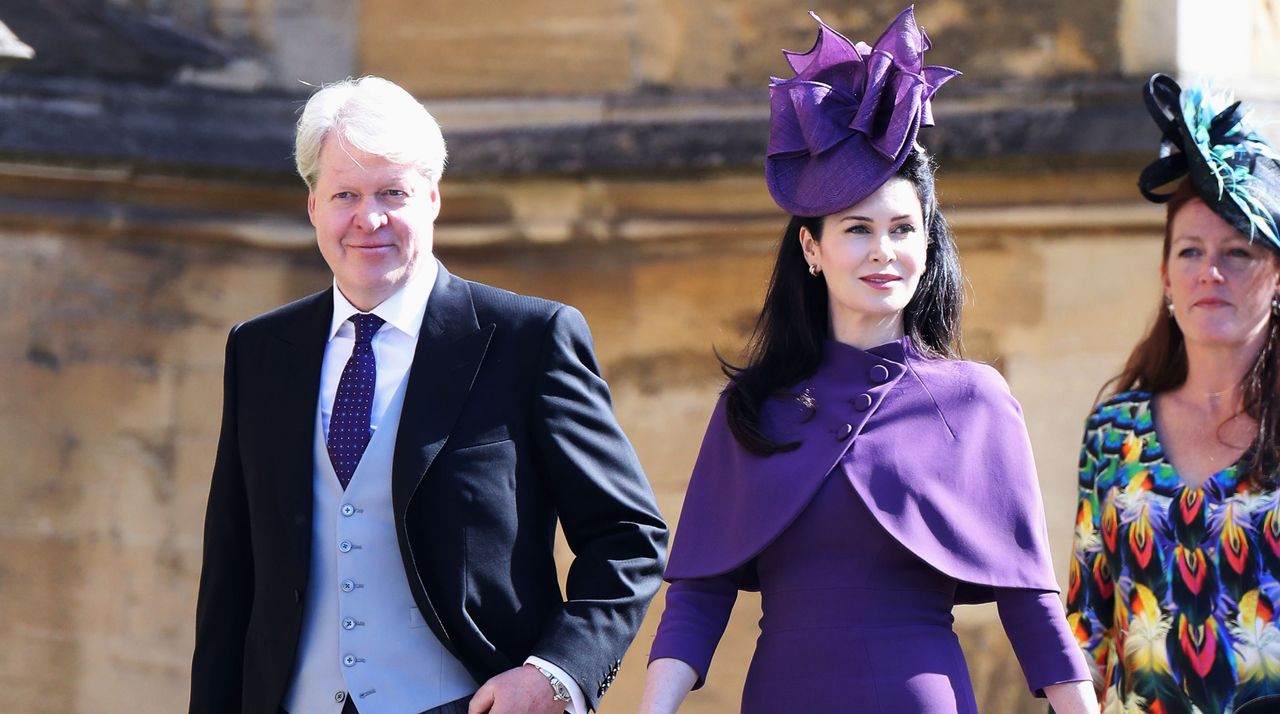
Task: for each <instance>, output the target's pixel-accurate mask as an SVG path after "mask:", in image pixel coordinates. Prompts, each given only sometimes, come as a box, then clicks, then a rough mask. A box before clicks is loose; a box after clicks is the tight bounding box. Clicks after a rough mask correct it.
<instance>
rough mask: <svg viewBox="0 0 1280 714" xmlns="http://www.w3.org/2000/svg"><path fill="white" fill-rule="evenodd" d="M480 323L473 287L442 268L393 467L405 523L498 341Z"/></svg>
mask: <svg viewBox="0 0 1280 714" xmlns="http://www.w3.org/2000/svg"><path fill="white" fill-rule="evenodd" d="M493 330H494V326H493V325H486V326H485V327H484V328H483V329H482V328H481V327H480V324H479V322H478V321H477V319H476V311H475V305H474V304H473V303H472V301H471V288H470V287H469V286H468V285H467V283H466V281H465V280H462V279H460V278H457V277H454V276H453V275H450V274H449V272H448V271H447V270H445V268H444V266H443V265H440V266H439V272H438V273H437V275H436V283H435V285H434V286H433V287H432V289H431V297H430V298H429V299H428V300H427V312H426V314H425V315H424V316H423V318H422V331H421V332H420V333H419V335H418V347H417V351H416V352H415V353H414V358H413V366H412V367H410V368H409V383H408V385H406V391H405V397H404V410H403V412H402V413H401V415H400V428H399V432H398V434H397V435H396V450H395V456H394V460H393V462H392V468H391V497H392V503H393V505H394V508H395V513H396V515H397V520H400V521H401V522H403V518H404V514H405V512H406V510H407V509H408V506H409V501H410V500H411V499H412V498H413V494H414V492H415V491H417V489H418V484H419V483H421V481H422V478H423V477H424V476H425V475H426V473H427V470H428V469H430V468H431V463H432V462H433V461H434V460H435V458H436V455H437V454H439V453H440V450H441V449H442V448H443V447H444V445H445V442H446V441H448V439H449V434H450V432H451V431H452V430H453V425H454V423H455V422H457V420H458V414H459V413H460V412H461V411H462V406H463V405H464V404H465V403H466V401H467V395H469V394H470V393H471V385H472V383H473V382H474V381H475V377H476V374H477V373H478V372H479V371H480V363H481V362H482V361H483V360H484V355H485V352H486V350H488V347H489V340H490V338H492V337H493Z"/></svg>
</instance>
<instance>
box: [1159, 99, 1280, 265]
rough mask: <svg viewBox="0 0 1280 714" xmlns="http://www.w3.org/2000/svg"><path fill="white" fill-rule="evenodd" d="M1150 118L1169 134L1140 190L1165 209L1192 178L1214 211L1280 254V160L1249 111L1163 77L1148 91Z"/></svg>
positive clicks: (1279, 155)
mask: <svg viewBox="0 0 1280 714" xmlns="http://www.w3.org/2000/svg"><path fill="white" fill-rule="evenodd" d="M1143 98H1144V99H1145V100H1146V103H1147V111H1149V112H1151V117H1152V118H1153V119H1155V121H1156V124H1157V125H1158V126H1159V127H1160V131H1161V132H1163V136H1162V137H1161V139H1160V158H1158V159H1156V160H1155V161H1153V162H1152V163H1151V165H1149V166H1147V168H1146V169H1144V170H1143V171H1142V175H1141V176H1140V177H1139V178H1138V188H1139V189H1140V190H1141V191H1142V195H1143V196H1144V197H1146V199H1147V200H1148V201H1153V202H1155V203H1165V202H1166V201H1168V200H1169V199H1170V198H1172V196H1173V193H1172V191H1170V192H1168V193H1160V192H1158V189H1160V188H1162V187H1165V186H1167V185H1169V184H1171V183H1173V182H1175V181H1178V180H1179V179H1182V178H1184V177H1186V178H1189V179H1190V182H1191V186H1192V188H1193V189H1195V192H1196V195H1198V196H1199V197H1200V198H1201V199H1202V200H1203V201H1204V202H1205V203H1206V204H1208V206H1209V208H1211V209H1213V211H1214V212H1215V213H1217V214H1218V215H1219V216H1221V217H1222V219H1223V220H1225V221H1226V222H1227V223H1229V224H1231V226H1232V227H1234V228H1235V229H1236V230H1238V231H1240V232H1241V233H1243V234H1244V235H1246V236H1248V237H1249V239H1250V240H1258V239H1262V240H1265V241H1266V242H1267V244H1268V245H1270V247H1271V248H1272V249H1274V250H1280V229H1278V228H1277V226H1278V225H1280V153H1277V151H1276V150H1275V149H1274V148H1272V146H1271V144H1270V143H1269V142H1268V141H1267V140H1266V139H1265V138H1263V137H1262V135H1260V134H1258V133H1257V132H1256V131H1254V130H1253V129H1252V128H1250V126H1249V124H1248V111H1247V109H1246V108H1245V107H1244V105H1242V104H1241V103H1240V102H1238V101H1232V100H1231V98H1230V97H1227V96H1223V95H1220V94H1214V93H1211V92H1210V91H1208V90H1207V89H1205V88H1203V87H1198V86H1192V87H1187V88H1185V89H1184V88H1182V87H1180V86H1179V85H1178V82H1177V81H1176V80H1175V79H1174V78H1173V77H1170V76H1169V75H1167V74H1156V75H1153V76H1152V77H1151V79H1150V80H1148V81H1147V86H1146V88H1145V89H1144V90H1143Z"/></svg>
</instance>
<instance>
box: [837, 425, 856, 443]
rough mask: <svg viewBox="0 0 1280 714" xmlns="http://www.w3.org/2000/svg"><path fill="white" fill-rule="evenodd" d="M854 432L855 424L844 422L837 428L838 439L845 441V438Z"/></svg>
mask: <svg viewBox="0 0 1280 714" xmlns="http://www.w3.org/2000/svg"><path fill="white" fill-rule="evenodd" d="M852 433H853V425H852V424H844V425H842V426H839V427H837V428H836V439H838V440H840V441H844V440H845V439H848V438H849V435H850V434H852Z"/></svg>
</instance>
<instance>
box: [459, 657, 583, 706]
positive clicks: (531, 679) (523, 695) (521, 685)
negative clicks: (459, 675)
mask: <svg viewBox="0 0 1280 714" xmlns="http://www.w3.org/2000/svg"><path fill="white" fill-rule="evenodd" d="M566 706H567V705H566V704H565V702H557V701H556V700H555V693H554V692H553V691H552V690H551V683H550V682H548V681H547V678H546V677H544V676H542V672H539V671H538V670H537V669H535V668H534V666H533V665H531V664H526V665H523V666H520V667H516V668H515V669H509V670H507V671H505V672H503V673H502V674H499V675H498V676H496V677H493V678H492V679H490V680H489V681H487V682H485V683H484V684H483V685H482V686H481V687H480V689H478V690H476V693H475V696H473V697H471V704H470V706H468V707H467V714H564V710H565V707H566Z"/></svg>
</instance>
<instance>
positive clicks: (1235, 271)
mask: <svg viewBox="0 0 1280 714" xmlns="http://www.w3.org/2000/svg"><path fill="white" fill-rule="evenodd" d="M1160 272H1161V273H1162V275H1163V277H1164V294H1165V297H1166V298H1168V299H1169V300H1171V301H1172V302H1173V317H1174V319H1175V320H1177V322H1178V327H1179V328H1181V329H1182V334H1183V335H1184V336H1185V337H1186V340H1187V342H1188V343H1191V344H1204V345H1225V346H1230V345H1243V344H1246V343H1248V342H1250V341H1251V339H1252V338H1256V337H1259V336H1260V335H1262V334H1263V333H1265V331H1266V329H1267V325H1268V320H1269V319H1270V316H1271V301H1272V299H1273V298H1274V297H1275V295H1276V292H1277V290H1280V261H1278V260H1277V258H1276V255H1275V253H1274V252H1273V251H1272V250H1271V249H1270V248H1268V247H1266V246H1265V245H1264V244H1263V243H1261V242H1260V240H1259V241H1253V242H1250V241H1249V239H1248V238H1247V237H1245V236H1244V235H1242V234H1241V233H1240V232H1239V231H1237V230H1236V229H1234V228H1232V227H1231V225H1230V224H1228V223H1227V222H1226V221H1224V220H1222V218H1221V217H1220V216H1218V214H1216V213H1214V212H1213V210H1212V209H1210V208H1209V206H1208V205H1206V204H1205V203H1204V201H1201V200H1200V199H1198V198H1197V199H1192V200H1191V201H1188V202H1187V204H1186V205H1184V206H1183V207H1182V208H1180V209H1178V211H1177V213H1175V214H1174V215H1173V223H1172V225H1171V226H1170V230H1169V256H1168V257H1167V258H1166V259H1165V264H1164V265H1163V266H1162V267H1161V271H1160Z"/></svg>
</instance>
